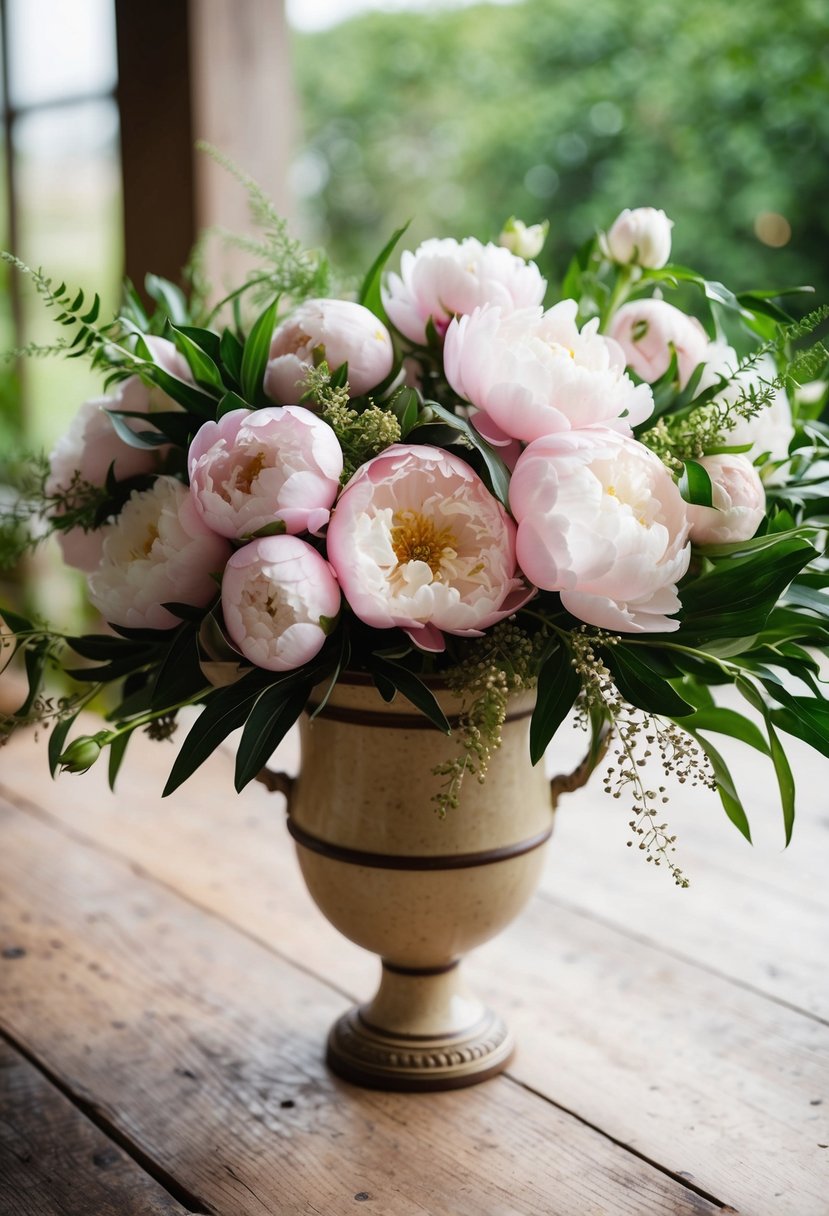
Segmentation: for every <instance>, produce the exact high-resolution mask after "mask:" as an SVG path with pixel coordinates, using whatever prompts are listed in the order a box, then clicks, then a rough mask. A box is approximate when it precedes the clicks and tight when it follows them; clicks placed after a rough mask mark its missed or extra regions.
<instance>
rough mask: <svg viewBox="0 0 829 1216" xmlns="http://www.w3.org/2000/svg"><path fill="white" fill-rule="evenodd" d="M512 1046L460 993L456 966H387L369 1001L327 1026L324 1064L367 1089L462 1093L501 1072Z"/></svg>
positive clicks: (493, 1017) (497, 1022) (486, 1012)
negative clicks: (464, 1089)
mask: <svg viewBox="0 0 829 1216" xmlns="http://www.w3.org/2000/svg"><path fill="white" fill-rule="evenodd" d="M514 1046H515V1044H514V1041H513V1037H512V1034H511V1033H510V1031H509V1030H508V1029H507V1027H506V1025H505V1024H504V1022H503V1021H502V1019H501V1018H500V1017H499V1016H498V1015H497V1014H496V1013H494V1012H493V1011H492V1010H491V1009H487V1008H486V1007H485V1006H484V1005H482V1004H481V1003H480V1001H478V1000H477V999H476V998H474V997H472V996H470V995H469V994H467V992H466V991H465V989H464V988H463V987H462V985H461V982H460V980H459V977H458V972H457V964H450V965H448V966H445V967H439V968H434V969H432V968H423V969H413V968H412V969H404V968H398V967H395V966H394V965H393V964H391V963H388V962H384V963H383V978H382V981H381V984H380V989H379V991H378V993H377V995H376V996H375V998H374V1000H373V1001H371V1002H370V1004H368V1005H363V1006H360V1007H359V1008H354V1009H350V1010H349V1011H348V1013H345V1014H343V1016H342V1017H341V1018H339V1019H338V1020H337V1021H336V1022H335V1023H334V1025H333V1027H332V1028H331V1033H330V1034H329V1036H328V1049H327V1054H326V1061H327V1063H328V1066H329V1068H330V1069H331V1070H332V1072H335V1073H336V1074H337V1076H340V1077H342V1078H343V1079H344V1080H346V1081H351V1082H352V1083H353V1084H355V1085H363V1086H367V1087H369V1088H371V1089H387V1090H407V1091H413V1090H414V1091H417V1090H420V1091H426V1090H440V1089H460V1088H462V1087H464V1086H467V1085H476V1084H478V1082H480V1081H486V1080H488V1079H489V1078H490V1077H493V1076H495V1075H496V1074H497V1073H499V1072H502V1071H503V1070H504V1069H505V1068H506V1066H507V1064H508V1063H509V1062H510V1059H511V1058H512V1053H513V1050H514Z"/></svg>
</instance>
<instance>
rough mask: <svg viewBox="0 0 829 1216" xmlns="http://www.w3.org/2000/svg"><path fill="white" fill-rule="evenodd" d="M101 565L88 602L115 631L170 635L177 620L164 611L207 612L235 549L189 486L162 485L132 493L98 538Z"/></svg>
mask: <svg viewBox="0 0 829 1216" xmlns="http://www.w3.org/2000/svg"><path fill="white" fill-rule="evenodd" d="M101 535H102V537H103V558H102V560H101V564H100V566H99V567H98V569H97V570H96V571H95V573H94V574H93V575H92V576H91V578H90V579H89V598H90V600H91V601H92V603H93V605H94V606H95V607H96V608H97V609H98V611H99V612H100V613H101V615H102V616H103V617H104V618H105V619H106V620H108V621H111V622H112V624H113V625H125V626H128V627H129V628H132V629H135V628H138V629H171V628H173V626H175V625H178V624H179V623H180V622H179V619H178V617H176V616H174V615H173V614H172V613H171V612H168V611H167V609H166V608H163V607H162V604H165V603H180V604H192V605H194V606H195V607H204V606H206V605H207V604H209V603H210V601H211V600H212V599H213V597H214V596H215V595H216V582H215V579H214V578H213V575H214V574H218V573H221V571H222V570H223V569H224V566H225V562H226V561H227V559H228V557H229V556H230V554H231V551H232V550H231V546H230V545H229V544H228V542H227V541H226V540H224V539H223V538H222V537H220V536H217V535H216V534H215V532H211V530H210V529H209V528H208V527H207V525H206V524H205V523H204V522H203V521H202V518H201V516H200V515H199V513H198V511H197V510H196V508H195V505H194V503H193V498H192V495H191V494H190V491H189V490H188V489H187V487H186V486H184V485H182V484H181V482H180V481H176V480H175V478H173V477H157V478H156V480H155V481H154V482H153V485H152V487H151V488H150V489H149V490H144V491H138V490H135V491H133V493H132V494H131V495H130V498H129V500H128V501H127V503H126V504H125V506H124V508H123V509H122V511H121V513H120V515H118V516H117V517H116V518H115V520H113V522H112V523H111V524H108V525H107V526H106V527H105V528H103V529H102V530H101Z"/></svg>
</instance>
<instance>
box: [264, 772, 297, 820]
mask: <svg viewBox="0 0 829 1216" xmlns="http://www.w3.org/2000/svg"><path fill="white" fill-rule="evenodd" d="M256 780H257V781H258V782H259V783H260V784H261V785H264V787H265V789H266V790H269V791H270V792H271V793H272V794H284V795H285V801H286V802H287V804H288V805H287V808H286V809H287V810H288V811H290V809H291V793H292V791H293V788H294V784H295V782H296V777H292V776H291V775H290V774H289V773H282V772H274V771H273V769H270V768H267V767H266V768H263V769H262V771H261V772H259V773H257V774H256Z"/></svg>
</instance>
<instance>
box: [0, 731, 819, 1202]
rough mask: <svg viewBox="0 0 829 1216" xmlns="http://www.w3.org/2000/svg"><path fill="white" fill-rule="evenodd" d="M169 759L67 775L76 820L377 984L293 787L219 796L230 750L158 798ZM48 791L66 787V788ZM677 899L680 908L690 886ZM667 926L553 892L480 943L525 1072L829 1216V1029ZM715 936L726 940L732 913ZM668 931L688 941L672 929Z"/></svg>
mask: <svg viewBox="0 0 829 1216" xmlns="http://www.w3.org/2000/svg"><path fill="white" fill-rule="evenodd" d="M167 762H168V756H164V755H163V749H158V748H156V749H152V748H150V747H147V746H145V747H141V748H140V750H139V751H138V752H137V753H136V755H134V756H133V757H132V761H131V762H130V761H128V764H130V768H129V769H128V770H127V772H126V780H125V782H124V786H125V790H126V791H127V794H126V796H122V797H121V798H119V799H117V800H116V799H107V796H106V795H105V794H104V793H103V792H101V793H100V794H98V793H97V792H96V794H95V795H94V796H90V780H91V779H92V778H93V777H96V773H95V771H94V770H93V773H91V774H89V775H88V776H87V777H86V778H84V779H83V780H82V781H71V782H70V781H67V780H63V781H61V782H59V788H60V789H61V791H64V790H65V791H66V798H67V801H66V802H65V803H64V805H63V810H62V819H63V822H64V825H71V826H69V828H68V830H71V831H74V832H82V833H85V834H87V835H88V836H89V838H90V839H94V840H95V841H96V842H97V844H98V846H99V847H105V848H107V849H112V850H115V851H117V852H119V853H121V854H122V855H123V856H125V857H128V858H130V859H131V860H132V861H133V862H134V863H137V864H138V865H140V866H141V867H143V868H145V869H147V870H150V871H151V872H152V873H154V874H156V875H157V876H159V877H160V878H161V879H162V880H163V881H164V882H166V883H167V884H169V885H170V886H171V887H174V888H176V889H178V890H181V891H182V892H184V893H185V894H186V895H187V897H188V898H189V899H191V900H192V901H194V902H196V903H198V904H201V905H202V906H205V907H210V908H211V909H213V910H214V911H215V912H216V913H217V914H218V915H220V916H222V917H223V918H226V919H228V920H230V921H233V922H234V923H236V924H238V925H240V926H241V927H243V928H244V929H245V931H246V932H247V933H248V934H250V935H251V936H252V937H255V938H258V939H259V940H261V941H264V942H266V943H268V944H270V945H271V946H272V948H273V949H274V950H276V951H278V952H280V953H281V954H283V955H285V956H286V957H291V958H293V959H294V960H295V961H296V962H297V963H299V964H301V965H303V966H305V967H307V968H309V969H310V970H312V971H314V972H315V973H317V974H320V975H323V976H325V977H327V978H328V979H329V980H330V981H333V982H334V983H336V984H338V985H339V986H340V987H342V988H343V989H346V990H350V991H354V992H357V993H360V994H362V995H366V994H367V993H368V992H369V991H370V990H371V988H372V987H373V983H374V976H375V974H376V964H375V962H374V961H373V960H371V959H369V958H367V957H366V956H365V955H364V954H363V952H362V951H359V950H357V948H356V947H351V946H349V944H348V943H346V942H344V941H343V940H342V939H341V938H340V937H339V936H338V935H337V934H336V933H335V932H334V931H333V930H332V929H330V927H329V926H328V925H327V924H326V923H325V922H324V921H323V920H322V919H321V918H320V917H319V915H318V913H317V912H316V910H315V909H314V908H313V906H312V905H311V904H310V901H309V899H308V897H307V894H306V893H305V891H304V888H303V887H302V884H301V881H300V879H299V878H298V875H297V873H296V867H295V864H294V861H293V858H292V855H291V851H290V846H289V844H288V842H287V839H286V837H285V834H284V827H283V825H282V823H281V818H282V811H281V806H282V800H281V799H280V798H276V797H274V796H269V795H268V794H267V793H265V792H264V791H261V790H256V791H253V790H251V791H249V793H248V794H246V795H245V797H244V798H243V799H236V798H234V797H232V796H230V797H228V799H226V800H225V799H222V798H221V797H217V794H216V791H218V790H220V789H221V788H226V787H227V788H229V785H230V772H229V761H228V760H227V758H226V757H224V758H223V757H221V756H217V757H215V758H214V760H213V761H211V762H210V764H209V765H208V766H206V768H205V769H204V770H203V771H202V772H201V773H200V774H197V775H196V777H195V778H194V779H193V781H192V782H191V783H188V785H186V786H185V787H183V789H182V790H181V791H180V792H179V794H178V795H177V797H176V799H175V800H171V801H170V802H168V803H166V804H162V805H161V807H158V806H157V804H155V803H154V802H153V790H154V788H155V789H157V788H158V784H157V782H158V776H159V773H158V772H156V771H154V768H153V766H154V765H157V766H158V768H159V769H160V770H163V769H164V768H165V766H166V764H167ZM4 779H5V778H4ZM31 792H32V796H33V797H36V798H38V799H39V800H40V801H41V802H46V801H47V799H48V789H40V788H35V789H33V790H32V791H31ZM557 844H558V842H557V841H554V845H553V850H552V852H553V855H555V852H556V847H557ZM561 861H562V864H565V865H567V866H569V867H570V871H569V872H570V873H571V877H572V881H573V883H574V884H575V883H576V882H577V879H578V878H579V877H580V880H581V882H582V884H583V885H584V889H585V891H586V892H589V889H590V887H591V885H597V879H596V876H595V875H594V874H593V872H592V857H591V856H590V855H589V854H587V855H585V854H584V852H583V851H579V850H570V852H569V853H568V854H567V855H566V856H565V858H563V859H561ZM647 877H649V878H650V877H651V875H649V874H648V875H647ZM670 894H671V896H672V898H673V899H674V900H676V901H677V902H678V903H679V904H682V901H685V900H686V899H687V897H688V895H689V893H688V892H677V891H675V890H674V889H673V888H670ZM768 904H769V906H768V907H767V908H766V909H765V917H764V919H763V920H762V921H760V922H757V921H755V923H754V925H753V926H751V925H745V926H743V931H744V933H745V934H746V935H747V936H748V938H749V939H751V940H753V941H754V948H755V949H757V950H761V951H762V950H763V949H765V945H766V943H765V931H766V929H767V928H768V929H769V930H770V931H771V933H772V938H773V944H774V941H776V948H777V949H778V950H779V951H780V953H781V957H783V958H784V959H785V957H786V947H785V940H784V935H783V934H782V933H781V932H780V931H779V930H778V929H776V928H775V924H774V922H775V918H777V917H779V915H780V910H781V908H783V909H785V908H786V907H787V904H786V897H785V893H784V892H782V891H781V890H778V889H774V890H773V891H772V892H771V893H769V896H768ZM684 906H685V907H688V905H687V904H685V905H684ZM693 912H694V908H693V905H692V906H691V914H693ZM713 912H714V909H711V913H712V915H713ZM662 928H663V926H662V925H661V924H660V923H659V922H658V920H657V921H656V923H654V924H651V922H650V921H649V920H648V918H647V916H646V915H644V914H643V918H642V921H641V922H633V923H626V922H625V919H624V917H620V923H619V925H618V926H617V925H614V924H613V923H612V922H608V923H602V921H600V920H598V919H597V918H596V916H594V915H592V914H591V915H585V914H584V912H583V911H581V910H575V909H573V908H570V907H566V906H562V905H560V904H557V903H555V902H553V901H552V900H549V899H548V900H544V899H540V900H538V901H536V903H535V904H534V905H533V907H532V908H531V909H530V911H529V913H528V914H527V916H526V917H525V918H524V920H523V922H521V923H519V925H517V926H516V927H515V928H514V930H512V931H510V932H508V933H507V934H504V935H503V937H502V938H501V939H499V940H498V941H496V942H495V943H493V944H492V945H491V946H490V947H487V948H485V949H484V950H482V951H480V952H479V953H478V955H477V956H473V958H472V959H471V960H470V963H469V967H470V975H471V976H472V977H474V978H475V980H476V982H477V984H478V986H479V987H480V988H482V989H483V990H485V991H486V992H487V993H488V995H489V997H490V999H491V1000H492V1001H493V1003H496V1004H498V1005H499V1007H500V1008H501V1009H502V1010H503V1011H504V1012H507V1013H509V1016H510V1019H511V1021H512V1023H513V1025H514V1026H515V1028H516V1030H517V1031H518V1033H519V1040H520V1043H521V1045H522V1050H521V1052H520V1054H519V1056H518V1059H517V1061H516V1064H515V1066H514V1069H513V1075H514V1076H516V1077H517V1078H518V1079H519V1080H521V1081H522V1082H523V1083H525V1084H527V1085H529V1086H532V1087H534V1088H536V1089H539V1090H540V1091H542V1092H543V1093H544V1094H545V1095H546V1096H548V1097H549V1098H551V1099H552V1100H554V1101H556V1102H558V1103H560V1104H561V1105H562V1106H564V1107H565V1108H567V1109H568V1110H572V1111H575V1112H576V1113H577V1114H578V1115H579V1116H580V1117H581V1118H583V1119H585V1120H587V1121H588V1122H589V1123H591V1124H593V1125H595V1126H597V1127H600V1128H602V1129H603V1130H604V1131H606V1132H607V1133H608V1134H609V1135H611V1136H612V1137H614V1138H615V1139H616V1140H618V1141H620V1142H621V1143H624V1144H628V1145H631V1146H633V1147H634V1148H635V1149H636V1150H637V1151H640V1152H642V1153H643V1154H644V1155H645V1156H647V1157H648V1158H649V1159H654V1160H658V1161H659V1162H660V1163H661V1164H662V1165H664V1166H665V1167H666V1168H668V1169H669V1170H670V1171H672V1172H674V1173H677V1174H679V1173H680V1172H682V1173H685V1174H691V1175H693V1177H694V1179H695V1180H696V1183H697V1184H698V1185H699V1186H700V1188H701V1189H702V1190H704V1191H705V1192H707V1193H710V1194H715V1195H717V1196H719V1198H720V1199H722V1200H724V1201H726V1202H728V1203H730V1204H732V1205H733V1206H734V1207H737V1208H739V1209H740V1210H741V1211H748V1212H750V1211H756V1212H758V1213H762V1214H763V1216H772V1214H774V1213H779V1214H780V1216H790V1213H791V1211H792V1204H793V1203H794V1202H796V1203H797V1205H798V1206H797V1209H796V1210H797V1211H798V1213H799V1216H800V1214H803V1216H805V1214H806V1213H812V1212H813V1213H815V1216H825V1213H826V1202H825V1194H826V1193H827V1187H826V1180H825V1162H826V1160H827V1152H826V1150H824V1149H821V1148H820V1147H819V1145H821V1144H824V1143H826V1142H827V1141H829V1135H827V1128H826V1119H825V1112H826V1109H827V1106H829V1092H827V1091H829V1083H827V1082H828V1081H829V1064H828V1063H827V1061H829V1032H828V1031H827V1028H826V1027H825V1026H824V1025H822V1024H821V1023H820V1022H817V1021H815V1020H814V1019H813V1018H811V1017H804V1016H802V1015H800V1014H798V1013H797V1012H794V1011H792V1010H789V1009H787V1008H783V1007H781V1006H780V1005H779V1004H776V1003H774V1002H772V1001H769V1000H766V999H764V998H763V997H761V996H758V995H757V994H755V993H753V992H750V991H746V990H744V988H743V987H742V986H739V985H736V984H734V983H732V982H731V981H729V980H728V979H726V978H722V977H721V976H718V975H717V974H712V973H711V970H710V969H709V967H708V966H707V965H706V966H702V967H701V966H698V965H691V964H689V963H688V962H685V961H684V960H682V959H679V958H676V957H675V956H674V954H673V953H669V952H668V951H666V950H664V949H662V948H661V947H658V946H655V945H651V944H649V942H647V941H646V940H640V938H642V937H643V936H644V935H650V936H652V937H653V938H654V939H655V938H657V937H659V936H660V934H661V933H662ZM752 929H753V938H752ZM712 933H715V934H716V936H718V937H721V936H726V935H723V934H722V932H721V925H719V926H717V928H716V930H715V929H713V928H712ZM775 934H776V938H775ZM666 935H667V936H668V943H667V944H668V945H669V946H670V947H671V950H674V949H675V943H674V942H673V940H671V930H670V927H669V928H668V929H667V930H666ZM821 958H822V951H821V947H820V945H819V942H818V940H817V939H815V940H814V941H812V942H811V943H808V944H807V945H806V946H804V953H803V959H804V962H803V967H804V968H806V967H807V966H808V967H809V968H811V970H812V971H813V972H814V973H815V975H817V976H819V977H821V979H823V978H825V977H824V970H825V969H824V968H823V966H822V963H821ZM820 1103H824V1105H823V1107H821V1105H819V1104H820Z"/></svg>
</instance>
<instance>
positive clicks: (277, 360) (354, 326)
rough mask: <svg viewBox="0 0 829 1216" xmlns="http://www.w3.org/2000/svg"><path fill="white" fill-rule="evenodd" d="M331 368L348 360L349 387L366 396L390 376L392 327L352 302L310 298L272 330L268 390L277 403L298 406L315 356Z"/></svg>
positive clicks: (266, 383)
mask: <svg viewBox="0 0 829 1216" xmlns="http://www.w3.org/2000/svg"><path fill="white" fill-rule="evenodd" d="M318 354H320V355H321V356H322V358H323V359H325V361H326V363H327V364H328V366H329V367H330V368H331V370H332V371H335V370H336V369H337V368H338V367H340V366H341V365H342V364H343V363H347V364H348V391H349V393H350V395H351V396H352V397H359V396H362V394H363V393H368V392H370V391H371V389H373V388H376V386H377V385H378V384H380V383H381V382H382V381H383V380H385V379H386V377H387V376H388V374H389V372H390V371H391V369H392V365H393V363H394V349H393V347H392V343H391V337H390V336H389V331H388V330H387V329H386V327H385V325H384V324H383V322H382V321H379V320H378V319H377V317H375V315H374V313H373V312H370V311H369V309H368V308H364V307H363V305H362V304H355V303H353V302H352V301H350V300H306V302H305V303H304V304H301V305H300V307H299V308H298V309H297V310H296V312H294V313H292V314H291V316H290V317H288V318H287V320H285V321H283V322H282V324H281V325H280V326H279V327H278V328H277V329H276V330H275V331H274V335H273V339H272V341H271V349H270V355H269V362H268V366H267V370H266V372H265V392H266V393H267V395H268V396H269V397H270V399H271V401H276V402H277V403H278V404H279V405H299V403H300V401H301V399H302V396H303V394H304V392H305V378H306V375H307V373H308V368H309V367H313V366H314V363H315V362H316V359H317V355H318Z"/></svg>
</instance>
